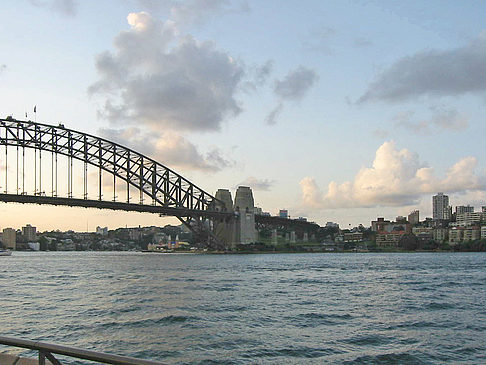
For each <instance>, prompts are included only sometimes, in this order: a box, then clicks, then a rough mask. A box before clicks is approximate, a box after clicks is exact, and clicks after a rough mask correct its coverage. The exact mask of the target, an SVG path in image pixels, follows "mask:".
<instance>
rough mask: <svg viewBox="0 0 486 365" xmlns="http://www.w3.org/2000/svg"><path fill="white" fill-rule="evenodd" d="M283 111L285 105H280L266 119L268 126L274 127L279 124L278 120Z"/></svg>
mask: <svg viewBox="0 0 486 365" xmlns="http://www.w3.org/2000/svg"><path fill="white" fill-rule="evenodd" d="M282 110H283V103H278V105H277V106H276V107H275V108H274V109H273V110H272V111H271V112H270V113H268V115H267V116H266V118H265V122H266V123H267V124H268V125H274V124H275V123H277V119H278V117H279V116H280V114H281V113H282Z"/></svg>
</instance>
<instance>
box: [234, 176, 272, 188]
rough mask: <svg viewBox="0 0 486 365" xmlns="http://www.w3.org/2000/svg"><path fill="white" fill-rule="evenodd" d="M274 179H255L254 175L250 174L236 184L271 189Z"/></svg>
mask: <svg viewBox="0 0 486 365" xmlns="http://www.w3.org/2000/svg"><path fill="white" fill-rule="evenodd" d="M274 183H275V181H274V180H269V179H257V178H256V177H253V176H250V177H248V178H247V179H246V180H244V181H242V182H241V183H239V184H238V186H249V187H251V188H252V189H253V190H260V191H268V190H270V189H271V187H272V186H273V184H274Z"/></svg>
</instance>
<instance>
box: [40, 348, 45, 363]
mask: <svg viewBox="0 0 486 365" xmlns="http://www.w3.org/2000/svg"><path fill="white" fill-rule="evenodd" d="M39 365H46V354H44V352H42V351H40V350H39Z"/></svg>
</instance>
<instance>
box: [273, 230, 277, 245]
mask: <svg viewBox="0 0 486 365" xmlns="http://www.w3.org/2000/svg"><path fill="white" fill-rule="evenodd" d="M277 244H278V235H277V230H276V229H272V245H274V246H277Z"/></svg>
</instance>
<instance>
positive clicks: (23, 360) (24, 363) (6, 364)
mask: <svg viewBox="0 0 486 365" xmlns="http://www.w3.org/2000/svg"><path fill="white" fill-rule="evenodd" d="M46 364H47V365H52V363H51V362H50V361H49V360H47V359H46ZM0 365H39V360H37V359H33V358H27V357H18V356H16V355H10V354H0Z"/></svg>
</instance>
